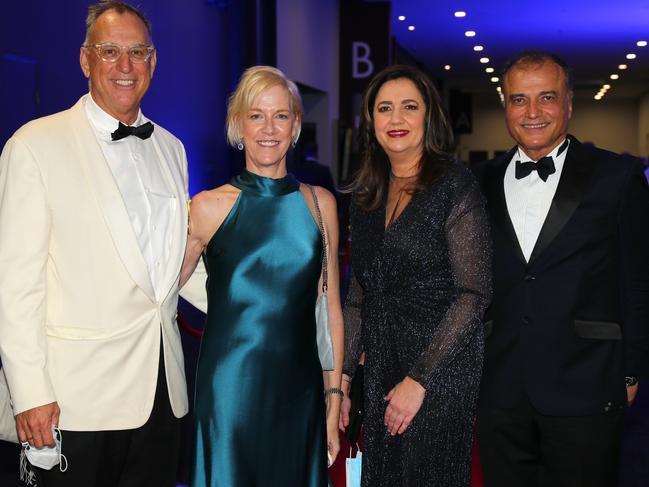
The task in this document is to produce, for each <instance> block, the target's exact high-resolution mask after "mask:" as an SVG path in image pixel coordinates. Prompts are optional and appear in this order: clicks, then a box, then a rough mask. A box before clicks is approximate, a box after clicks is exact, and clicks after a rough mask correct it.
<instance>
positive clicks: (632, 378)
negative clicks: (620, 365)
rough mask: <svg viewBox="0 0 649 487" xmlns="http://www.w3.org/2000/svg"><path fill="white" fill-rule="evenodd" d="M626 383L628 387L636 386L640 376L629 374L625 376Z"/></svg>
mask: <svg viewBox="0 0 649 487" xmlns="http://www.w3.org/2000/svg"><path fill="white" fill-rule="evenodd" d="M624 383H625V384H626V386H627V387H631V386H634V385H636V384H637V383H638V378H637V377H636V376H635V375H627V376H626V377H625V378H624Z"/></svg>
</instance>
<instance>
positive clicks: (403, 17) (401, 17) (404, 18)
mask: <svg viewBox="0 0 649 487" xmlns="http://www.w3.org/2000/svg"><path fill="white" fill-rule="evenodd" d="M397 18H398V19H399V20H406V16H405V15H399V17H397Z"/></svg>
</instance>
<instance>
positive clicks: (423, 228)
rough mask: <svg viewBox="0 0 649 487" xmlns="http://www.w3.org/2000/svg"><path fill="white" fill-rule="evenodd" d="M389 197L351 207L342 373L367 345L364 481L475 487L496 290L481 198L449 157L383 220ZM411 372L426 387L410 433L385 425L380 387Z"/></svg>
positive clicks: (370, 486)
mask: <svg viewBox="0 0 649 487" xmlns="http://www.w3.org/2000/svg"><path fill="white" fill-rule="evenodd" d="M385 210H386V206H385V202H383V204H382V205H381V206H380V207H379V208H377V209H376V210H373V211H369V212H365V211H363V210H361V209H360V208H359V207H357V206H354V205H352V208H351V236H352V252H351V266H352V276H351V281H350V290H349V293H348V296H347V302H346V306H345V368H344V370H345V372H346V373H347V374H352V373H353V371H354V368H355V365H354V364H355V363H356V362H357V361H358V358H359V355H360V353H361V352H363V351H364V352H365V368H364V374H365V417H364V425H363V435H364V436H363V439H364V443H365V451H364V452H363V477H362V485H363V487H377V486H385V487H388V486H389V487H394V486H400V487H424V486H426V487H466V486H468V485H469V483H470V464H471V445H472V438H473V421H474V415H475V407H476V400H477V393H478V386H479V383H480V374H481V369H482V359H483V346H484V338H483V329H482V317H483V313H484V310H485V308H486V306H487V305H488V303H489V299H490V295H491V244H490V239H489V228H488V220H487V217H486V214H485V208H484V200H483V197H482V195H481V194H480V191H479V189H478V186H477V184H476V182H475V180H474V178H473V176H472V175H471V173H470V172H469V171H468V169H467V168H465V167H464V166H462V165H459V164H456V163H452V164H450V165H449V167H448V169H447V171H446V173H445V175H444V176H442V178H441V179H439V180H438V181H437V182H435V183H434V184H433V185H432V186H431V187H430V188H428V189H427V190H425V191H422V192H420V193H417V194H415V195H414V196H413V198H412V200H411V201H410V202H409V203H408V205H407V206H406V208H405V209H404V210H403V212H402V213H401V215H400V216H399V217H398V218H397V219H396V220H395V221H394V222H393V223H392V224H391V225H390V227H388V228H387V229H384V226H385ZM405 376H410V377H411V378H413V379H415V380H416V381H417V382H419V383H420V384H421V385H423V386H424V387H425V388H426V395H425V398H424V402H423V405H422V407H421V409H420V410H419V412H418V413H417V415H416V416H415V418H414V419H413V422H412V424H411V425H410V427H409V428H408V429H407V430H406V431H405V433H404V434H402V435H396V436H390V434H389V433H388V432H387V429H386V427H385V426H384V424H383V416H384V413H385V407H386V402H385V401H384V400H383V397H384V396H385V395H386V394H387V393H388V391H390V389H392V388H393V387H394V386H395V385H396V384H397V383H399V382H400V381H402V380H403V379H404V377H405Z"/></svg>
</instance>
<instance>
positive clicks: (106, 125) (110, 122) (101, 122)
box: [85, 93, 148, 140]
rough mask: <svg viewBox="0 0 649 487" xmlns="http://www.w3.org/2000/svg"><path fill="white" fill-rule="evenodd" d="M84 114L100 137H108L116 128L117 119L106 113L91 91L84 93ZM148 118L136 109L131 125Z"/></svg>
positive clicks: (141, 122) (140, 122)
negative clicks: (135, 115)
mask: <svg viewBox="0 0 649 487" xmlns="http://www.w3.org/2000/svg"><path fill="white" fill-rule="evenodd" d="M85 106H86V114H87V115H88V119H89V120H90V123H92V125H93V126H94V127H95V130H97V132H98V133H99V135H100V136H101V137H102V138H107V139H108V140H111V139H110V134H111V133H112V132H114V131H115V130H117V127H118V126H119V120H117V119H116V118H114V117H112V116H111V115H108V114H107V113H106V112H105V111H104V110H103V109H102V108H101V107H100V106H99V105H97V103H96V102H95V100H93V98H92V93H88V94H87V95H86V100H85ZM147 121H148V119H147V118H146V117H145V116H144V115H142V110H141V109H140V110H138V113H137V118H136V119H135V122H133V125H141V124H143V123H146V122H147Z"/></svg>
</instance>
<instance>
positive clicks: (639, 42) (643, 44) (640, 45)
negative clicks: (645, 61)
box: [635, 41, 647, 47]
mask: <svg viewBox="0 0 649 487" xmlns="http://www.w3.org/2000/svg"><path fill="white" fill-rule="evenodd" d="M635 45H636V46H638V47H645V46H646V45H647V41H638V42H636V43H635Z"/></svg>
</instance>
